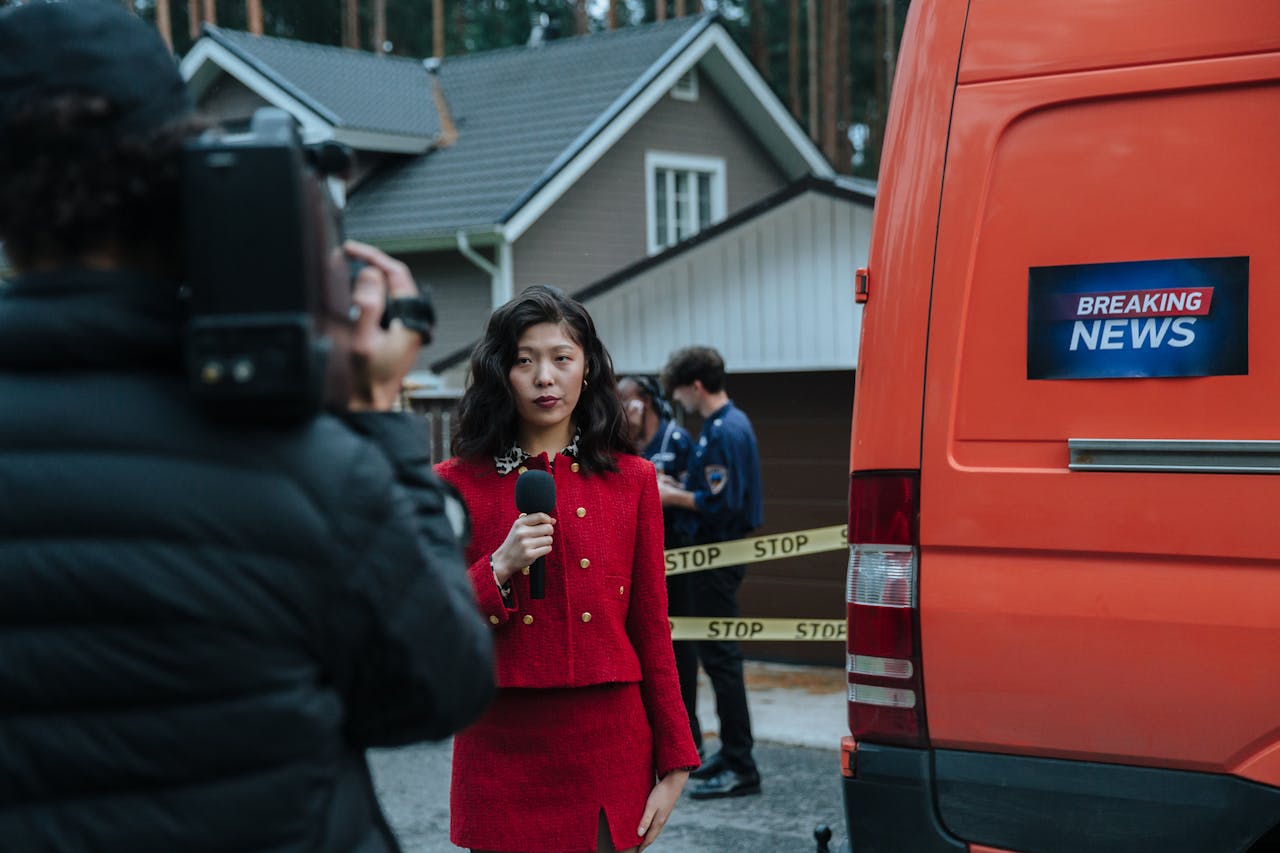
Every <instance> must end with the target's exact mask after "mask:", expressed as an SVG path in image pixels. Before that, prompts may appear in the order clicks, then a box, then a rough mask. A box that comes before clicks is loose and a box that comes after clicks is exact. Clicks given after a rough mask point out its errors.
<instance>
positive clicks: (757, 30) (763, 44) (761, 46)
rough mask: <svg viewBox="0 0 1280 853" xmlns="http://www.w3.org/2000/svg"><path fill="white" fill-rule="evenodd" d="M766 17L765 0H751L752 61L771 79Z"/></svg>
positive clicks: (757, 68)
mask: <svg viewBox="0 0 1280 853" xmlns="http://www.w3.org/2000/svg"><path fill="white" fill-rule="evenodd" d="M767 29H768V25H767V22H766V20H765V17H764V0H751V61H752V63H754V64H755V66H756V70H757V71H759V72H760V76H761V77H763V78H764V79H765V80H768V79H769V38H768V33H767V32H766V30H767Z"/></svg>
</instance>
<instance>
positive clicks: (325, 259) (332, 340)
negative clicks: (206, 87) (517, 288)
mask: <svg viewBox="0 0 1280 853" xmlns="http://www.w3.org/2000/svg"><path fill="white" fill-rule="evenodd" d="M349 165H350V152H349V151H348V150H347V149H346V148H345V147H344V146H341V145H339V144H337V143H334V142H326V143H320V144H319V145H315V146H305V145H303V144H302V140H301V138H300V137H299V135H298V132H297V129H296V128H295V126H294V122H293V119H292V118H291V117H290V116H289V115H288V114H287V113H285V112H284V111H283V110H278V109H274V108H263V109H260V110H258V111H257V112H255V113H254V115H253V117H252V119H251V121H250V126H249V131H248V132H247V133H243V134H233V135H226V134H218V133H212V132H211V133H206V134H204V135H201V136H199V137H197V138H195V139H192V140H191V141H190V142H188V143H187V146H186V150H185V152H184V158H183V189H182V198H183V207H184V220H183V221H184V229H185V239H184V244H185V247H186V260H185V265H186V281H187V286H188V288H189V290H190V294H189V296H190V305H189V307H190V317H189V322H188V327H187V332H186V366H187V378H188V384H189V385H190V387H191V389H192V391H193V392H194V394H195V395H196V397H197V398H198V399H199V400H200V401H201V403H203V404H204V407H205V408H206V410H207V411H208V412H209V413H210V414H211V415H213V416H215V417H218V418H222V419H230V420H248V421H282V420H298V419H302V418H305V417H308V416H310V415H314V414H316V413H318V412H320V411H322V410H324V409H343V408H345V407H346V405H347V402H348V400H349V399H350V396H351V392H352V388H353V383H354V382H355V381H357V380H358V377H356V376H354V375H353V372H352V369H351V331H352V327H353V324H354V322H355V320H356V318H357V316H358V308H357V307H356V306H355V305H354V303H353V302H352V299H351V291H352V286H353V284H354V281H355V276H356V274H357V273H358V266H356V265H353V264H352V262H351V261H350V259H349V258H348V257H347V255H346V254H345V253H344V252H343V250H342V220H341V214H340V212H339V210H338V208H337V205H336V204H335V203H334V200H333V196H332V193H331V192H330V190H329V186H328V183H327V181H328V179H329V178H330V177H331V176H334V175H338V174H341V173H343V172H345V171H346V170H347V169H348V168H349ZM393 319H399V320H401V321H402V322H403V323H404V324H405V325H406V326H408V327H409V328H411V329H413V330H414V331H417V332H418V333H419V334H420V335H422V338H423V342H424V343H428V342H430V334H431V327H432V326H433V325H434V323H435V312H434V310H433V309H432V306H431V301H430V298H429V296H427V295H425V294H424V295H421V296H418V297H414V298H409V299H395V300H389V301H388V304H387V309H386V311H385V313H384V314H383V316H382V317H381V325H382V327H383V328H384V329H385V328H387V327H388V326H389V325H390V323H391V321H392V320H393Z"/></svg>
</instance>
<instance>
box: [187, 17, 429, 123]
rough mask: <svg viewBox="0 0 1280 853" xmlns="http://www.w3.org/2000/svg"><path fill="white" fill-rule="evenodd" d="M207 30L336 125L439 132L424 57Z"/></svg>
mask: <svg viewBox="0 0 1280 853" xmlns="http://www.w3.org/2000/svg"><path fill="white" fill-rule="evenodd" d="M204 32H205V35H206V36H208V37H209V38H211V39H213V40H214V41H215V42H217V43H218V44H220V45H222V46H223V47H225V48H227V49H228V50H230V51H232V52H233V53H235V54H236V55H237V56H239V57H240V58H241V59H243V60H244V61H246V62H248V63H249V64H250V65H252V66H253V68H254V69H255V70H256V71H258V72H259V73H260V74H263V75H264V76H266V77H267V78H268V79H269V80H271V82H273V83H275V84H276V85H277V86H279V87H280V88H282V89H284V90H285V91H286V92H288V93H289V94H290V95H292V96H293V97H295V98H297V99H298V100H299V101H300V102H302V103H303V104H305V105H306V106H307V107H309V108H310V109H312V110H313V111H315V112H316V113H317V114H319V115H320V116H321V117H322V118H323V119H325V120H326V121H328V122H330V123H332V124H333V125H334V126H335V127H342V128H351V129H353V130H368V131H373V132H375V133H388V134H397V135H408V136H420V137H426V138H428V139H434V138H435V137H437V136H438V135H439V134H440V119H439V117H438V116H437V115H436V107H435V101H434V100H433V98H432V94H431V87H430V86H429V85H428V79H427V71H426V69H424V68H423V67H422V62H421V61H420V60H417V59H406V58H404V57H398V56H379V55H377V54H373V53H365V52H363V51H358V50H348V49H346V48H340V47H329V46H326V45H318V44H307V43H306V42H300V41H289V40H288V39H278V38H272V37H270V36H253V35H249V34H248V33H241V32H235V31H232V30H223V29H219V28H217V27H214V26H206V27H205V30H204Z"/></svg>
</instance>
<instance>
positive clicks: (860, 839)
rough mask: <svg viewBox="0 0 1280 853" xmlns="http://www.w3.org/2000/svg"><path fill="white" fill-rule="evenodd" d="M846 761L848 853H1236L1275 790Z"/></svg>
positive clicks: (1145, 772)
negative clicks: (978, 849) (972, 850)
mask: <svg viewBox="0 0 1280 853" xmlns="http://www.w3.org/2000/svg"><path fill="white" fill-rule="evenodd" d="M856 760H857V776H856V777H855V778H853V779H844V780H843V782H844V803H845V820H846V823H847V826H848V830H849V840H850V846H851V849H852V853H879V851H907V850H910V851H923V853H933V851H962V850H965V849H966V848H967V846H968V844H969V843H975V844H986V845H990V846H992V847H996V848H1001V849H1006V850H1020V851H1027V853H1058V851H1062V853H1068V851H1070V853H1075V851H1080V850H1088V851H1091V853H1134V851H1148V850H1149V851H1160V853H1181V851H1186V853H1211V851H1231V852H1232V853H1238V851H1244V850H1247V849H1248V848H1249V846H1250V845H1251V844H1252V843H1253V842H1254V841H1256V840H1257V839H1258V838H1259V837H1261V836H1262V835H1263V834H1265V833H1266V832H1267V831H1268V830H1270V829H1271V828H1272V827H1275V826H1277V825H1280V789H1277V788H1272V787H1268V786H1266V785H1259V784H1256V783H1253V782H1248V781H1245V780H1243V779H1239V778H1237V777H1234V776H1225V775H1219V774H1213V773H1191V772H1186V771H1179V770H1162V769H1158V768H1149V767H1130V766H1125V765H1118V764H1102V763H1097V762H1088V761H1063V760H1058V759H1046V758H1028V757H1024V756H1013V755H997V754H992V753H980V752H962V751H957V750H932V751H930V750H918V749H905V748H901V747H885V746H876V745H874V744H859V747H858V752H857V759H856Z"/></svg>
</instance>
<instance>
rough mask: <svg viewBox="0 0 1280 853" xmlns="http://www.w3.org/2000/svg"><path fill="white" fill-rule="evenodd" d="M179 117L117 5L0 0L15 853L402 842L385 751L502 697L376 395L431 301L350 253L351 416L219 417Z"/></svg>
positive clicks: (9, 744)
mask: <svg viewBox="0 0 1280 853" xmlns="http://www.w3.org/2000/svg"><path fill="white" fill-rule="evenodd" d="M190 116H191V104H190V98H189V95H188V93H187V91H186V88H185V86H184V84H183V82H182V80H181V78H180V76H179V75H178V73H177V70H176V68H175V66H174V63H173V60H172V57H170V56H169V54H168V52H167V50H166V48H165V46H164V44H163V43H162V42H161V40H160V38H159V36H158V35H157V34H156V33H155V32H154V31H152V30H151V28H150V27H148V26H147V25H146V24H144V23H143V22H142V21H140V20H139V19H137V18H136V17H134V16H132V15H131V14H129V13H127V12H125V11H124V10H123V8H122V7H121V6H120V5H119V4H118V3H117V4H113V3H109V2H101V0H67V2H58V3H43V2H32V3H28V4H25V5H23V6H19V7H17V8H16V9H11V10H7V11H2V12H0V240H3V241H4V249H5V252H6V253H7V255H8V258H9V260H10V261H11V263H12V264H13V265H14V268H15V270H16V272H17V276H16V277H15V278H14V279H13V280H12V281H11V282H10V283H8V284H4V285H0V401H2V402H0V709H3V710H0V764H2V765H3V772H2V773H0V839H3V841H2V842H0V846H3V847H4V848H5V849H7V850H24V851H33V850H58V851H77V850H121V851H124V850H127V851H131V853H138V851H174V850H225V851H255V850H268V849H270V850H280V851H284V850H290V851H304V850H305V851H313V850H314V851H321V850H323V851H354V850H361V851H386V850H395V849H397V845H396V841H395V839H394V837H393V836H392V833H391V831H390V830H389V829H388V827H387V825H386V822H385V820H384V819H383V816H382V814H381V811H380V809H379V807H378V804H377V801H376V799H375V796H374V793H373V787H372V784H371V780H370V776H369V771H368V768H367V766H366V763H365V758H364V750H365V749H366V748H368V747H372V746H391V745H398V744H403V743H407V742H411V741H415V740H421V739H427V738H440V737H444V736H446V735H448V734H450V733H451V732H453V731H455V730H457V729H458V728H460V727H462V726H464V725H466V724H468V723H469V722H471V721H472V720H473V719H475V718H476V717H478V716H479V715H480V713H481V712H482V711H483V710H484V708H485V707H486V705H487V704H488V702H489V701H490V699H491V698H492V695H493V691H494V686H493V676H492V672H493V659H492V647H491V640H490V636H489V630H490V629H489V626H488V625H487V624H485V623H483V622H482V620H481V617H480V616H479V613H478V610H477V609H476V606H475V603H474V600H473V597H472V593H471V591H470V586H469V584H468V582H467V580H466V577H465V573H464V567H463V565H462V562H461V557H460V553H459V550H458V544H457V541H456V536H455V533H454V530H453V527H452V525H451V524H450V521H449V519H448V517H447V509H448V501H449V499H448V498H447V497H446V494H445V492H444V490H443V488H442V487H441V485H440V483H439V481H438V480H437V479H436V478H435V475H434V474H433V473H432V472H431V469H430V465H429V462H428V451H427V446H426V439H425V434H423V433H424V431H422V430H421V429H420V428H418V427H417V426H416V425H415V424H416V423H417V422H416V421H415V419H413V418H412V416H409V415H402V414H396V413H391V412H387V411H379V410H385V409H387V408H389V407H390V405H391V402H392V401H393V400H394V399H395V397H396V395H397V392H398V390H399V387H400V383H401V380H402V378H403V376H404V374H405V372H406V371H407V370H408V368H409V366H410V365H411V364H412V362H413V358H414V355H415V353H416V351H417V348H418V346H419V344H420V341H419V339H418V336H417V334H416V333H414V332H411V331H409V330H407V329H405V328H404V327H403V326H402V325H401V324H400V323H399V322H393V323H391V325H390V327H389V328H387V329H385V330H384V329H383V328H381V326H380V324H379V319H380V315H381V314H382V307H383V303H384V300H385V299H386V298H387V296H388V295H389V296H391V297H398V296H411V295H413V294H414V293H415V291H416V288H415V285H414V283H413V280H412V278H411V277H410V275H409V272H408V270H407V268H406V267H405V266H404V265H403V264H400V263H398V262H396V261H394V260H392V259H391V258H389V257H387V256H386V255H384V254H383V253H381V252H379V251H377V250H376V249H373V248H370V247H367V246H358V245H349V246H348V248H347V251H348V253H349V254H350V255H351V256H353V257H355V258H358V259H359V260H361V261H363V262H364V263H365V264H366V266H365V268H364V269H363V271H362V272H361V273H360V276H359V278H358V280H357V282H356V284H355V293H354V299H355V302H356V304H357V305H358V306H359V307H360V308H361V309H362V310H361V313H360V318H359V319H358V320H357V321H356V326H355V328H354V330H353V333H352V339H353V348H354V353H355V356H356V365H355V369H356V372H357V374H358V378H360V379H363V381H362V382H360V383H358V384H359V385H360V386H361V387H362V388H363V392H362V393H361V394H359V395H358V397H357V398H356V399H354V400H353V401H352V406H351V408H352V409H353V410H356V411H352V412H349V413H347V414H346V415H344V416H342V417H336V416H331V415H320V416H316V417H310V418H307V419H305V420H301V421H298V422H295V423H292V424H291V425H276V426H270V425H266V424H261V425H252V424H242V425H236V426H232V425H225V424H219V423H218V422H217V421H215V420H212V419H210V418H208V417H205V416H204V414H203V413H202V411H201V409H200V408H199V407H198V406H197V405H196V404H195V402H194V401H193V399H192V396H191V394H190V392H189V389H188V387H187V384H186V381H185V376H184V372H183V365H182V343H183V324H184V316H183V300H182V298H181V297H180V285H179V281H180V277H181V273H180V270H179V261H178V260H177V259H178V258H180V257H181V252H180V250H179V247H178V244H179V243H180V233H181V230H180V229H181V225H180V222H179V221H178V220H179V219H180V218H181V217H180V216H179V211H180V210H181V204H180V198H179V195H180V190H179V188H180V185H181V174H180V164H181V153H182V145H183V142H184V140H185V139H187V138H188V137H190V135H191V134H192V133H193V132H194V131H195V127H194V123H193V122H192V120H191V118H190ZM249 201H250V203H251V201H252V200H249ZM442 784H444V783H443V782H442Z"/></svg>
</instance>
